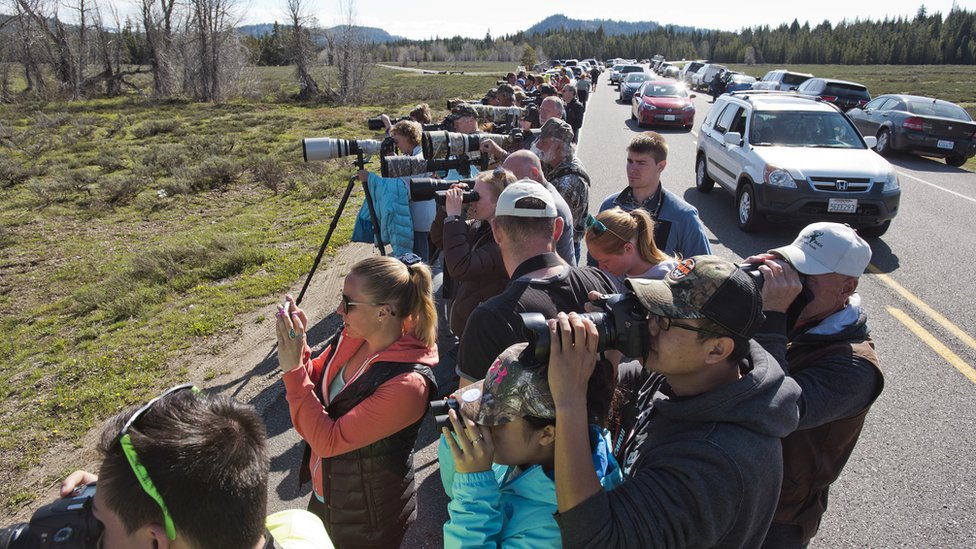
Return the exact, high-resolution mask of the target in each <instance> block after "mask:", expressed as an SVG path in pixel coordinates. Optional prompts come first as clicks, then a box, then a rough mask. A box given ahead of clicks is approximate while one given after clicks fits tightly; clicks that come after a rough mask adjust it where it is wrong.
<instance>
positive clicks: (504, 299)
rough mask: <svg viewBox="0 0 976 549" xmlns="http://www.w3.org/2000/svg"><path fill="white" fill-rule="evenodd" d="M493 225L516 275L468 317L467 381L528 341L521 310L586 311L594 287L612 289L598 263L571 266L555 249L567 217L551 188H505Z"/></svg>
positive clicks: (463, 361)
mask: <svg viewBox="0 0 976 549" xmlns="http://www.w3.org/2000/svg"><path fill="white" fill-rule="evenodd" d="M491 228H492V233H493V234H494V235H495V241H496V242H498V248H499V249H500V250H501V253H502V261H504V263H505V270H506V272H508V274H509V277H510V278H511V281H510V282H509V283H508V286H507V287H506V288H505V290H504V291H503V292H502V293H501V294H499V295H497V296H495V297H493V298H491V299H489V300H487V301H485V302H484V303H482V304H480V305H478V307H477V308H476V309H475V310H474V312H472V313H471V316H470V317H469V318H468V323H467V325H466V326H465V328H464V336H463V337H462V338H461V345H460V349H459V355H458V374H459V375H460V376H461V382H460V384H461V386H462V387H463V386H465V385H468V384H470V383H473V382H475V381H477V380H479V379H482V378H484V377H485V373H486V372H487V371H488V367H489V366H491V363H492V362H493V361H494V360H495V357H497V356H498V354H499V353H501V352H502V351H503V350H504V349H507V348H508V347H509V346H510V345H512V344H514V343H518V342H519V341H523V338H522V319H521V317H519V315H518V312H540V313H544V314H547V315H548V316H549V317H551V316H554V315H555V314H556V313H557V312H558V311H563V310H569V311H582V310H583V304H584V303H586V301H587V295H588V293H589V292H590V291H597V292H600V293H612V292H613V284H612V283H611V282H610V280H609V279H608V278H607V276H606V275H605V274H603V273H602V272H601V271H600V270H599V269H594V268H589V267H584V268H576V267H570V266H569V265H567V264H566V262H565V261H563V260H562V259H561V258H560V257H559V256H558V255H557V254H556V253H554V252H553V250H554V246H555V241H556V240H557V239H558V238H559V235H560V234H561V233H562V231H563V224H562V219H560V218H559V217H558V215H557V212H556V205H555V201H554V200H553V198H552V195H551V194H550V192H549V191H548V190H546V189H545V188H544V187H542V186H541V185H539V184H538V183H536V182H535V181H531V180H529V181H518V182H516V183H513V184H511V185H509V186H508V187H506V188H505V190H504V191H502V193H501V195H499V197H498V203H497V204H496V206H495V217H494V219H492V220H491Z"/></svg>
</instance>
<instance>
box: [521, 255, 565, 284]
mask: <svg viewBox="0 0 976 549" xmlns="http://www.w3.org/2000/svg"><path fill="white" fill-rule="evenodd" d="M563 264H564V263H563V260H562V259H561V258H560V257H559V255H557V254H555V253H553V252H546V253H544V254H541V255H537V256H535V257H530V258H529V259H526V260H525V261H523V262H522V263H521V264H520V265H519V266H518V267H516V268H515V270H514V271H513V272H512V280H517V279H519V278H522V277H523V276H525V275H526V274H528V273H531V272H534V271H539V270H542V269H549V268H551V267H559V266H560V265H563Z"/></svg>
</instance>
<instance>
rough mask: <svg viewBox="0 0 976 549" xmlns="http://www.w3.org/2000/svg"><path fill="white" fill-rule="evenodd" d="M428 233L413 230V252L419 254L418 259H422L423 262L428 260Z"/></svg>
mask: <svg viewBox="0 0 976 549" xmlns="http://www.w3.org/2000/svg"><path fill="white" fill-rule="evenodd" d="M428 235H430V231H423V232H421V231H414V232H413V253H415V254H417V255H419V256H420V259H423V260H424V263H429V262H430V244H429V243H428V239H427V237H428Z"/></svg>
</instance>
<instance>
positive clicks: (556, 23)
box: [525, 14, 694, 35]
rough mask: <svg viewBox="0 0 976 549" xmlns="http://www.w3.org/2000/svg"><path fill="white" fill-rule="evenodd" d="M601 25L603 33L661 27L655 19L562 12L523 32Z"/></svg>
mask: <svg viewBox="0 0 976 549" xmlns="http://www.w3.org/2000/svg"><path fill="white" fill-rule="evenodd" d="M601 26H602V27H603V32H604V34H607V35H616V34H635V33H638V32H652V31H655V30H657V29H659V28H661V26H662V25H661V24H660V23H657V22H656V21H637V22H631V21H614V20H613V19H570V18H569V17H566V16H565V15H562V14H557V15H550V16H549V17H546V18H545V19H543V20H542V21H539V22H538V23H536V24H535V25H532V26H531V27H529V28H528V29H526V30H525V34H545V33H546V32H549V31H551V30H560V29H566V30H585V31H595V30H597V29H599V28H600V27H601ZM674 28H675V29H677V30H679V31H691V30H693V29H694V27H674Z"/></svg>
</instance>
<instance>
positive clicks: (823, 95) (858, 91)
mask: <svg viewBox="0 0 976 549" xmlns="http://www.w3.org/2000/svg"><path fill="white" fill-rule="evenodd" d="M796 93H797V95H806V96H808V97H816V98H818V99H820V100H821V101H826V102H828V103H833V104H834V105H837V106H838V107H840V108H841V110H844V111H847V110H850V109H853V108H858V107H863V106H864V105H866V104H867V102H868V101H870V100H871V94H869V93H868V89H867V87H866V86H864V84H858V83H857V82H847V81H845V80H834V79H833V78H811V79H809V80H807V81H806V82H804V83H802V84H800V86H799V87H798V88H796Z"/></svg>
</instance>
